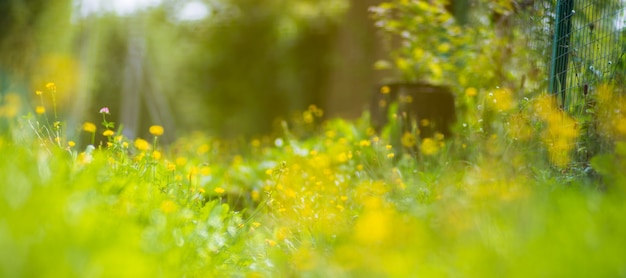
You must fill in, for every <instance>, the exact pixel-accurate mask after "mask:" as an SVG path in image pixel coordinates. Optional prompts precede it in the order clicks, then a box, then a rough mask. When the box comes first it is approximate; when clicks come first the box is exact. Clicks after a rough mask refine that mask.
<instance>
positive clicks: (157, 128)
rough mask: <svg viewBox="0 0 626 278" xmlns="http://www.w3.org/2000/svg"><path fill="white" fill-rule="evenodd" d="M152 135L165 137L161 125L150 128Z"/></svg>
mask: <svg viewBox="0 0 626 278" xmlns="http://www.w3.org/2000/svg"><path fill="white" fill-rule="evenodd" d="M149 131H150V134H152V135H154V136H161V135H163V127H162V126H160V125H153V126H151V127H150V129H149Z"/></svg>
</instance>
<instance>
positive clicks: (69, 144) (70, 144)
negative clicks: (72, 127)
mask: <svg viewBox="0 0 626 278" xmlns="http://www.w3.org/2000/svg"><path fill="white" fill-rule="evenodd" d="M67 145H68V146H69V147H70V148H71V147H74V146H76V142H74V141H68V142H67Z"/></svg>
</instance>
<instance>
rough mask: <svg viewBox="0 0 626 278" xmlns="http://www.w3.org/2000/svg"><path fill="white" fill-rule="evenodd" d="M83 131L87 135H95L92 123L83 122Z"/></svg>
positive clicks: (94, 126)
mask: <svg viewBox="0 0 626 278" xmlns="http://www.w3.org/2000/svg"><path fill="white" fill-rule="evenodd" d="M83 130H84V131H87V132H89V133H95V132H96V125H95V124H93V123H92V122H85V123H84V124H83Z"/></svg>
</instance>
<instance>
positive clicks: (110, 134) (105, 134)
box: [102, 129, 115, 137]
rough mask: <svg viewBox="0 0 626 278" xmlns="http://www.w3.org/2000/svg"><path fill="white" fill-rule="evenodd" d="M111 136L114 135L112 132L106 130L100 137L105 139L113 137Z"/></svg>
mask: <svg viewBox="0 0 626 278" xmlns="http://www.w3.org/2000/svg"><path fill="white" fill-rule="evenodd" d="M113 134H115V132H114V131H113V130H110V129H107V130H105V131H104V132H102V136H105V137H111V136H113Z"/></svg>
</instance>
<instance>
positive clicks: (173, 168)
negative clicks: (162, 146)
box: [166, 162, 176, 171]
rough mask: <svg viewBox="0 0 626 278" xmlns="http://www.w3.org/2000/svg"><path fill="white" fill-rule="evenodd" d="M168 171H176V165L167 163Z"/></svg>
mask: <svg viewBox="0 0 626 278" xmlns="http://www.w3.org/2000/svg"><path fill="white" fill-rule="evenodd" d="M166 167H167V170H168V171H176V164H174V163H170V162H167V166H166Z"/></svg>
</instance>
